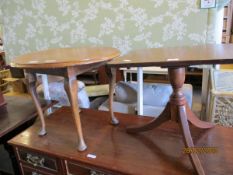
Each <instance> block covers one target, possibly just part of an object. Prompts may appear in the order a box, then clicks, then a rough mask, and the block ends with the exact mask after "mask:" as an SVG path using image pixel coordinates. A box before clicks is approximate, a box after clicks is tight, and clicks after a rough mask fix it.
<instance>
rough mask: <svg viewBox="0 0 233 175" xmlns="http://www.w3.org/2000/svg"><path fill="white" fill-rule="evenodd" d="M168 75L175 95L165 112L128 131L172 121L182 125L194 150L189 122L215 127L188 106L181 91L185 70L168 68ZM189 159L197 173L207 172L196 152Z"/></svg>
mask: <svg viewBox="0 0 233 175" xmlns="http://www.w3.org/2000/svg"><path fill="white" fill-rule="evenodd" d="M168 73H169V80H170V83H171V86H172V88H173V93H172V95H171V97H170V101H169V103H168V104H167V105H166V107H165V109H164V111H163V112H162V113H161V114H160V116H159V117H158V118H157V119H153V120H152V121H151V122H149V123H147V124H145V125H142V126H138V127H129V128H127V131H128V132H130V133H134V132H142V131H147V130H151V129H153V128H155V127H158V126H159V125H161V124H162V123H163V122H165V121H167V120H172V121H174V122H178V123H179V124H180V128H181V130H182V135H183V140H184V144H185V146H186V147H188V148H193V147H194V144H193V140H192V137H191V133H190V128H189V123H188V122H190V123H192V124H193V125H194V126H196V127H198V128H201V129H208V128H212V127H214V125H213V124H211V123H208V122H204V121H201V120H199V119H198V118H197V116H196V115H195V114H194V113H193V112H192V111H191V109H190V108H189V106H188V105H187V102H186V100H185V96H184V94H183V92H182V90H181V89H182V87H183V84H184V81H185V68H183V67H173V68H168ZM189 158H190V161H191V163H192V165H193V167H194V169H195V171H196V172H197V173H198V174H199V175H204V174H205V172H204V170H203V167H202V165H201V162H200V160H199V158H198V155H197V153H194V152H193V153H190V154H189Z"/></svg>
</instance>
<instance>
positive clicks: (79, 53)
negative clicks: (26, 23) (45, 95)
mask: <svg viewBox="0 0 233 175" xmlns="http://www.w3.org/2000/svg"><path fill="white" fill-rule="evenodd" d="M119 55H120V52H119V51H118V50H117V49H114V48H110V47H83V48H57V49H48V50H45V51H39V52H34V53H30V54H26V55H23V56H20V57H18V58H16V59H14V60H13V62H12V63H11V66H12V67H17V68H23V69H24V70H25V77H26V80H25V81H26V84H27V87H28V90H29V92H30V94H31V96H32V99H33V101H34V104H35V106H36V108H37V113H38V115H39V117H40V120H41V129H40V130H39V132H38V135H39V136H44V135H46V134H47V131H46V123H45V120H44V116H43V113H42V109H41V107H40V103H39V102H38V98H37V93H36V87H35V86H36V81H37V80H36V74H37V73H40V74H49V75H57V76H63V77H64V78H65V81H64V82H65V85H64V87H65V91H66V94H67V96H68V97H69V101H70V104H71V108H72V111H73V119H74V123H75V124H76V128H77V129H76V130H77V135H78V137H77V138H78V140H77V142H78V143H77V149H78V150H79V151H83V150H85V149H86V148H87V146H86V144H85V141H84V138H83V133H82V127H81V126H82V125H81V122H80V116H79V112H78V110H79V109H78V108H79V107H78V103H77V99H78V97H77V95H78V94H77V81H76V79H77V75H80V74H82V73H85V72H87V71H90V70H93V69H95V68H98V67H100V66H103V65H105V64H106V63H107V62H108V61H110V60H111V59H113V58H115V57H117V56H119Z"/></svg>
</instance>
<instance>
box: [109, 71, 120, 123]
mask: <svg viewBox="0 0 233 175" xmlns="http://www.w3.org/2000/svg"><path fill="white" fill-rule="evenodd" d="M108 77H109V79H110V85H109V111H110V116H111V124H113V125H117V124H119V121H118V119H117V118H116V117H115V115H114V112H113V95H114V88H115V84H116V68H111V70H110V71H108Z"/></svg>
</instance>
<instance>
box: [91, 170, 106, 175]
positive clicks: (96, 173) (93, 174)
mask: <svg viewBox="0 0 233 175" xmlns="http://www.w3.org/2000/svg"><path fill="white" fill-rule="evenodd" d="M90 175H105V174H104V173H100V172H97V171H94V170H91V171H90Z"/></svg>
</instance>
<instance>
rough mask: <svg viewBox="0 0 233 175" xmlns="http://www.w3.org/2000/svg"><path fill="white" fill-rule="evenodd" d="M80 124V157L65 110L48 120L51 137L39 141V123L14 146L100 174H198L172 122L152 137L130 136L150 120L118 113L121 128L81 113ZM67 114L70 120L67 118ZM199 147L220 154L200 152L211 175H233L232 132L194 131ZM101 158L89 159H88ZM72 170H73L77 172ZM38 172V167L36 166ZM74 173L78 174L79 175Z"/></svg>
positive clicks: (95, 113) (103, 115)
mask: <svg viewBox="0 0 233 175" xmlns="http://www.w3.org/2000/svg"><path fill="white" fill-rule="evenodd" d="M80 114H81V120H82V123H83V131H84V133H85V136H86V142H87V144H88V145H89V148H88V150H86V151H84V152H77V150H76V147H75V139H74V138H75V137H76V134H75V125H74V123H73V121H72V112H71V110H70V109H69V108H67V107H63V108H62V109H59V110H58V111H56V112H55V113H53V114H52V115H51V116H50V117H47V118H46V122H47V125H48V126H49V127H48V132H49V133H50V134H48V135H46V136H45V137H44V138H43V139H42V138H40V137H37V135H36V131H37V130H38V128H40V124H39V123H36V124H35V125H33V126H32V127H31V128H29V129H27V130H26V131H24V132H22V133H21V134H19V135H18V136H16V137H15V138H13V139H12V140H11V141H10V144H12V145H14V147H15V148H17V149H18V150H20V149H21V148H23V149H25V150H29V151H36V152H38V153H41V154H42V153H43V154H44V155H47V156H51V157H55V158H56V157H57V158H59V159H60V160H62V162H65V163H64V164H65V166H63V167H66V168H67V164H68V165H69V164H70V163H69V162H71V163H72V167H73V166H74V165H75V164H78V165H80V166H83V167H86V168H90V169H96V170H99V171H102V172H109V173H110V174H111V173H112V174H117V175H118V174H132V175H142V174H145V175H154V174H157V175H163V174H164V175H167V174H172V175H191V174H195V171H194V169H193V168H192V165H191V163H190V162H189V161H188V155H187V154H185V153H183V148H184V147H185V145H184V144H183V142H182V137H181V133H182V132H181V130H180V129H179V125H177V124H176V123H174V122H167V123H164V124H163V125H161V126H160V127H158V128H156V129H153V130H150V131H148V132H147V133H140V134H134V135H133V134H127V133H126V132H125V131H126V128H127V127H128V126H131V125H139V124H145V123H147V122H148V121H150V118H149V117H138V116H134V115H127V114H120V113H116V114H115V115H116V117H117V118H118V119H119V121H120V124H119V125H118V126H117V127H116V126H112V125H109V120H108V118H109V115H110V114H109V113H108V112H103V111H95V110H87V109H82V112H81V113H80ZM64 115H65V116H64ZM190 129H191V131H192V136H193V140H194V143H195V144H196V146H197V147H216V148H217V152H216V153H201V154H200V155H199V157H200V162H201V163H202V164H203V168H204V171H205V172H206V174H207V175H230V174H233V167H232V164H233V153H232V150H233V142H232V135H233V129H232V128H225V127H220V126H216V127H215V128H212V129H210V130H198V129H197V128H194V127H192V126H191V127H190ZM38 143H40V144H38ZM88 154H92V155H96V158H93V159H92V158H88V157H87V155H88ZM72 167H71V166H70V169H69V171H68V170H67V169H66V170H65V171H64V172H66V173H64V174H67V172H70V173H71V171H74V170H73V169H74V168H72ZM35 168H36V167H35ZM72 174H79V172H76V173H73V172H72Z"/></svg>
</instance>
